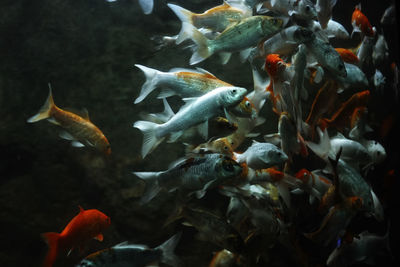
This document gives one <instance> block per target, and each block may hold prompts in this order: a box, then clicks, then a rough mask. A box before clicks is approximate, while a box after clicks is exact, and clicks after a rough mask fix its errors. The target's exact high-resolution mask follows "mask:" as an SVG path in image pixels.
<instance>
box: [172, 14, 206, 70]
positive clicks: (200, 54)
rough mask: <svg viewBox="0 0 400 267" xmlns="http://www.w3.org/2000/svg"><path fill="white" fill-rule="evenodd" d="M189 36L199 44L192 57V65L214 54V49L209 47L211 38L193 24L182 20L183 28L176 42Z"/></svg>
mask: <svg viewBox="0 0 400 267" xmlns="http://www.w3.org/2000/svg"><path fill="white" fill-rule="evenodd" d="M188 38H190V39H192V41H193V42H194V43H195V44H196V45H197V48H196V51H195V52H194V53H193V55H192V57H191V58H190V65H194V64H197V63H199V62H201V61H203V60H204V59H206V58H208V57H209V56H211V55H212V54H213V51H212V50H211V49H209V42H210V40H208V39H207V38H206V37H205V36H204V35H203V34H202V33H201V32H200V31H199V30H197V29H196V28H195V27H194V26H193V25H192V24H190V23H187V22H182V29H181V31H180V33H179V37H178V40H177V41H176V42H177V43H179V42H182V41H183V40H186V39H188Z"/></svg>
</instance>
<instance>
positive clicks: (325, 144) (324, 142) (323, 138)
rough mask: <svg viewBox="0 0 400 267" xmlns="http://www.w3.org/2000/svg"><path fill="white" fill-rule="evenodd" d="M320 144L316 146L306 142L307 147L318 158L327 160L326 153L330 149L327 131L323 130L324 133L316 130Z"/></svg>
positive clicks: (318, 129)
mask: <svg viewBox="0 0 400 267" xmlns="http://www.w3.org/2000/svg"><path fill="white" fill-rule="evenodd" d="M317 131H318V134H319V139H320V143H319V144H316V143H313V142H310V141H306V144H307V146H308V147H309V148H310V149H311V150H312V151H313V152H314V153H315V154H316V155H317V156H319V157H320V158H322V159H325V160H327V159H328V153H329V150H330V149H331V143H330V139H329V135H328V131H327V130H326V129H325V130H324V132H322V131H321V129H320V128H317Z"/></svg>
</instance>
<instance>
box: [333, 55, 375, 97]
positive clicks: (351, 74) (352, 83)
mask: <svg viewBox="0 0 400 267" xmlns="http://www.w3.org/2000/svg"><path fill="white" fill-rule="evenodd" d="M344 66H345V68H346V72H347V74H348V75H347V76H346V77H336V79H337V81H338V83H339V89H338V90H339V91H338V92H339V93H341V92H343V90H344V89H348V88H352V89H357V88H360V89H364V88H365V87H367V86H368V79H367V76H366V75H365V73H364V72H363V71H362V70H361V69H360V68H359V67H358V66H356V65H354V64H350V63H346V62H344Z"/></svg>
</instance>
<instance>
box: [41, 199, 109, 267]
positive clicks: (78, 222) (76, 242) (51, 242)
mask: <svg viewBox="0 0 400 267" xmlns="http://www.w3.org/2000/svg"><path fill="white" fill-rule="evenodd" d="M110 225H111V220H110V217H108V216H107V215H105V214H104V213H103V212H101V211H99V210H97V209H89V210H84V209H83V208H82V207H81V206H79V214H78V215H76V216H75V217H74V218H72V220H71V221H70V222H69V223H68V224H67V226H66V227H65V228H64V230H63V231H62V232H61V233H54V232H48V233H43V234H42V238H43V239H44V240H45V241H46V243H47V245H48V247H49V250H48V252H47V255H46V257H45V259H44V262H43V267H51V266H53V264H54V262H55V260H56V258H57V256H58V255H59V254H60V253H66V252H68V251H71V250H73V249H75V248H77V247H79V248H82V246H83V245H85V243H87V242H88V241H89V240H91V239H92V238H94V239H97V240H99V241H103V234H102V232H103V231H104V230H106V229H107V228H108V227H109V226H110Z"/></svg>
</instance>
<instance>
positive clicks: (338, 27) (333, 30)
mask: <svg viewBox="0 0 400 267" xmlns="http://www.w3.org/2000/svg"><path fill="white" fill-rule="evenodd" d="M309 28H310V29H311V30H312V31H313V32H314V34H316V35H318V36H319V38H322V39H326V38H328V39H331V38H335V39H348V38H350V34H349V33H348V32H347V30H346V28H345V27H344V26H343V25H342V24H340V23H339V22H337V21H334V20H332V19H330V20H329V21H328V24H327V26H326V28H325V29H322V27H321V25H320V24H319V23H318V22H317V21H312V24H311V25H310V26H309Z"/></svg>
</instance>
